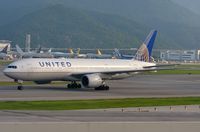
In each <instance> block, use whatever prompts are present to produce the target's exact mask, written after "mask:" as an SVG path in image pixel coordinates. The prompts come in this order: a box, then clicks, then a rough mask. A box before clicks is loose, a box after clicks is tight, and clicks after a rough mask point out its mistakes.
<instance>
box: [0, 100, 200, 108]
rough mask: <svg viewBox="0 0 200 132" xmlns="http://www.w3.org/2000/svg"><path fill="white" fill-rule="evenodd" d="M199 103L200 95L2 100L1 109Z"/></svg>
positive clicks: (118, 106) (117, 106)
mask: <svg viewBox="0 0 200 132" xmlns="http://www.w3.org/2000/svg"><path fill="white" fill-rule="evenodd" d="M199 104H200V97H183V98H127V99H99V100H66V101H64V100H63V101H1V102H0V110H79V109H104V108H126V107H149V106H173V105H199Z"/></svg>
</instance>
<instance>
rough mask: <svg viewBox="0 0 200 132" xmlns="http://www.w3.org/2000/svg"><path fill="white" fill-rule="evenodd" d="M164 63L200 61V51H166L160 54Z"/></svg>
mask: <svg viewBox="0 0 200 132" xmlns="http://www.w3.org/2000/svg"><path fill="white" fill-rule="evenodd" d="M160 59H161V60H163V61H184V62H187V61H199V60H200V50H166V51H161V52H160Z"/></svg>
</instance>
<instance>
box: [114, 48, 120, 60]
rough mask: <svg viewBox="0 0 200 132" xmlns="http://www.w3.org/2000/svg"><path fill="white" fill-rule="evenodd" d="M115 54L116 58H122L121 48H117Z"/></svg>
mask: <svg viewBox="0 0 200 132" xmlns="http://www.w3.org/2000/svg"><path fill="white" fill-rule="evenodd" d="M113 55H114V57H115V58H118V59H121V58H122V54H121V53H120V52H119V49H117V48H115V49H114V52H113Z"/></svg>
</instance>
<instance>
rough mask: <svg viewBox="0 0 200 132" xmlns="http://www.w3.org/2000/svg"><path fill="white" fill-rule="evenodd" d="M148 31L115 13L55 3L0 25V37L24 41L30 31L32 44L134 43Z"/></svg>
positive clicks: (93, 45)
mask: <svg viewBox="0 0 200 132" xmlns="http://www.w3.org/2000/svg"><path fill="white" fill-rule="evenodd" d="M149 31H150V30H149V29H148V28H146V27H145V26H143V25H140V24H138V23H135V22H133V21H130V20H128V19H124V18H122V17H119V16H114V15H105V14H102V13H96V12H89V11H83V10H77V9H73V8H67V7H64V6H62V5H55V6H51V7H48V8H45V9H42V10H39V11H36V12H34V13H31V14H28V15H26V16H24V17H23V18H22V19H20V20H19V21H17V22H14V23H11V24H9V25H6V26H3V27H1V30H0V39H9V40H12V41H13V43H15V44H16V43H17V44H20V45H24V40H25V34H26V33H30V34H31V35H32V45H33V47H36V46H37V45H38V44H40V45H43V46H45V47H80V48H86V47H87V48H103V47H106V48H114V47H118V48H120V47H134V46H138V45H139V44H140V43H141V40H143V39H144V38H145V37H146V35H147V34H148V32H149Z"/></svg>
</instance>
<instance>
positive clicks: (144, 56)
mask: <svg viewBox="0 0 200 132" xmlns="http://www.w3.org/2000/svg"><path fill="white" fill-rule="evenodd" d="M156 35H157V31H156V30H152V31H151V32H150V33H149V35H148V36H147V38H146V40H145V41H144V42H143V44H142V45H141V46H140V48H139V49H138V51H137V53H136V55H135V59H136V60H139V61H145V62H150V61H151V55H152V49H153V45H154V42H155V39H156Z"/></svg>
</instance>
